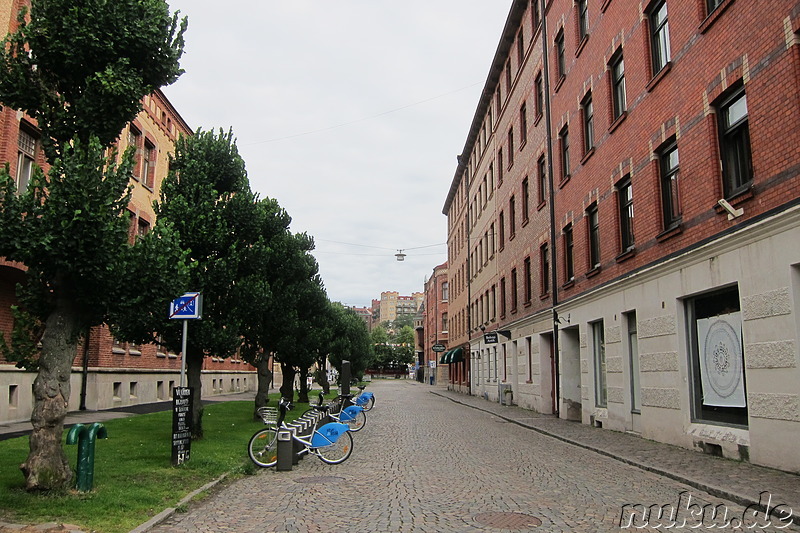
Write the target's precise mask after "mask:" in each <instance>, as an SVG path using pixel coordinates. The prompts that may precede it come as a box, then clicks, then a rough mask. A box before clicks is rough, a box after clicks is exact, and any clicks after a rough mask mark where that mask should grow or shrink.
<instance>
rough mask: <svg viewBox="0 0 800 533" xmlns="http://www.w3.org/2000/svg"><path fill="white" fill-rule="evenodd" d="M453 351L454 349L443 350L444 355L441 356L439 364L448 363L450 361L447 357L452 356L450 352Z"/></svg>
mask: <svg viewBox="0 0 800 533" xmlns="http://www.w3.org/2000/svg"><path fill="white" fill-rule="evenodd" d="M451 351H452V350H448V351H446V352H442V356H441V357H440V358H439V364H440V365H446V364H447V363H448V362H449V361H448V360H447V359H448V357H449V356H450V352H451Z"/></svg>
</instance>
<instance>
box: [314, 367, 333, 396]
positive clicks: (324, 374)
mask: <svg viewBox="0 0 800 533" xmlns="http://www.w3.org/2000/svg"><path fill="white" fill-rule="evenodd" d="M314 379H316V380H317V383H319V384H320V386H321V387H322V393H323V394H325V395H326V396H327V395H328V394H330V393H331V384H330V383H328V371H327V369H326V368H325V359H323V360H322V361H320V362H319V368H317V370H316V371H314Z"/></svg>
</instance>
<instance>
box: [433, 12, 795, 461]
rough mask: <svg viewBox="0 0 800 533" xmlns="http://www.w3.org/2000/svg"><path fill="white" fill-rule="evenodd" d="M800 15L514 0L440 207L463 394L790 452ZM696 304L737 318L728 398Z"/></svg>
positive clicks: (680, 438)
mask: <svg viewBox="0 0 800 533" xmlns="http://www.w3.org/2000/svg"><path fill="white" fill-rule="evenodd" d="M538 14H542V15H541V16H538ZM799 18H800V4H798V3H797V1H796V0H771V1H769V2H767V3H763V2H762V3H752V2H743V1H742V0H722V1H721V2H716V1H712V0H708V1H707V0H663V1H662V0H651V1H647V2H645V1H641V2H636V1H632V0H604V1H599V0H598V1H591V0H589V1H582V0H577V1H575V0H544V1H541V2H539V1H535V0H534V1H533V2H531V1H524V0H520V1H515V2H514V3H513V4H512V7H511V11H510V13H509V16H508V19H507V23H506V26H505V29H504V31H503V35H502V36H501V39H500V44H499V46H498V49H497V53H496V55H495V59H494V61H493V63H492V65H491V66H490V70H489V76H488V78H487V82H486V86H485V88H484V92H483V94H482V97H481V100H480V102H479V104H478V108H477V110H476V113H475V116H474V119H473V123H472V127H471V129H470V131H469V133H468V135H467V142H466V144H465V147H464V152H463V153H462V155H461V157H460V160H459V165H458V168H457V170H456V174H455V176H454V178H453V182H452V186H451V189H450V193H449V195H448V197H447V199H446V202H445V206H444V213H445V214H446V215H447V216H448V244H449V264H450V281H451V286H454V287H455V291H454V293H455V297H454V298H453V300H452V301H451V303H450V307H451V311H450V312H451V314H452V315H454V316H458V317H463V318H464V319H463V320H462V321H460V322H459V326H460V328H459V329H456V331H454V333H453V337H454V339H453V340H454V341H456V342H465V343H469V344H470V346H471V354H470V360H471V366H472V369H471V375H470V380H471V383H472V390H473V393H474V394H480V395H485V396H486V397H488V398H491V399H495V400H500V399H501V398H500V396H501V395H502V394H503V391H505V390H508V389H511V390H512V391H513V399H514V402H515V403H519V404H520V405H524V406H527V407H531V408H534V409H537V410H539V411H541V412H546V413H549V412H558V414H559V416H561V417H562V418H570V419H575V420H580V421H582V422H584V423H587V424H594V425H596V426H602V427H610V428H612V429H616V430H620V431H633V432H637V433H640V434H642V435H643V436H645V437H648V438H653V439H656V440H662V441H666V442H671V443H674V444H678V445H682V446H686V447H696V448H698V449H703V450H717V449H718V450H720V451H721V453H723V454H724V455H726V456H729V457H734V458H745V459H747V458H749V460H751V461H753V462H757V463H760V464H766V465H769V466H776V467H779V468H783V469H788V470H795V471H797V470H800V454H798V453H797V451H796V450H790V449H789V448H788V447H787V445H786V443H785V442H784V440H782V439H781V438H780V437H778V435H781V434H786V435H788V434H791V433H796V432H797V431H799V430H800V426H798V420H800V413H798V412H797V405H798V403H797V402H798V396H797V392H796V390H794V389H793V388H792V386H791V382H792V380H796V379H797V378H798V377H800V376H798V370H797V369H798V367H800V361H798V352H797V346H798V345H800V342H798V338H800V333H799V332H798V329H800V326H798V324H800V322H798V320H797V318H796V311H793V310H792V309H790V308H789V307H785V306H779V305H778V303H780V302H785V303H786V304H789V303H790V302H794V305H795V309H796V306H797V305H798V304H800V249H798V247H797V246H796V242H797V241H798V238H800V214H799V212H800V178H798V171H799V170H800V157H799V156H798V154H799V153H800V152H798V151H797V149H796V146H797V145H798V141H800V138H799V137H800V130H798V129H797V128H796V127H795V125H796V124H797V120H798V117H800V90H798V89H800V87H798V82H799V81H800V76H798V74H799V73H800V35H798V28H799V26H798V19H799ZM540 104H541V117H540V116H539V114H540V113H539V111H540ZM501 173H502V174H501ZM545 174H546V175H545ZM487 177H488V183H489V188H488V191H487V190H486V189H484V188H483V187H484V183H486V181H487V179H486V178H487ZM492 177H493V178H494V179H492ZM526 192H527V194H526ZM492 236H493V238H492ZM487 239H488V241H489V246H488V247H487V246H486V244H485V242H486V241H487ZM493 294H496V295H497V297H496V299H495V298H494V297H493V296H492V295H493ZM769 295H772V296H769ZM771 298H775V300H771V301H772V303H773V304H774V307H770V308H769V309H768V310H767V309H764V308H763V305H762V304H763V302H765V301H767V300H770V299H771ZM758 302H761V303H758ZM778 307H779V308H780V309H778ZM756 317H758V318H756ZM712 319H713V320H718V321H719V320H730V321H731V323H732V324H739V323H740V324H741V326H740V329H741V331H736V328H735V327H733V328H732V331H734V334H732V336H733V337H734V338H735V339H734V340H735V341H736V342H738V343H739V344H740V345H741V346H740V350H739V351H738V352H737V356H735V357H734V358H733V359H730V360H728V359H726V364H727V363H728V362H732V364H734V365H735V366H736V365H738V366H737V368H740V370H736V371H734V373H733V374H725V375H726V376H729V377H730V376H731V375H732V376H733V378H736V379H735V380H734V383H736V387H737V388H736V390H737V391H738V392H737V395H739V396H740V398H739V397H738V396H737V398H738V399H736V400H733V399H731V398H729V397H727V396H726V397H725V398H718V399H710V396H712V395H711V394H710V392H711V391H710V390H709V382H707V381H704V380H706V378H707V377H708V376H709V375H710V374H708V373H707V372H708V371H707V370H705V368H706V367H704V366H703V364H704V363H703V362H702V361H701V359H702V354H703V353H704V352H703V350H704V348H703V346H701V344H702V343H701V342H700V341H699V340H698V339H699V338H700V336H701V334H702V333H703V332H704V331H705V330H703V329H702V328H704V327H705V326H704V325H703V324H704V323H705V321H707V320H712ZM482 329H485V330H486V331H493V330H497V331H499V332H502V333H505V334H504V335H503V334H501V335H499V342H498V343H497V344H486V342H485V341H484V338H483V335H482V334H481V333H482V331H481V330H482ZM726 368H727V367H726ZM724 372H727V370H724V371H723V374H724Z"/></svg>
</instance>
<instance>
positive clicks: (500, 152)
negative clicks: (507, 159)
mask: <svg viewBox="0 0 800 533" xmlns="http://www.w3.org/2000/svg"><path fill="white" fill-rule="evenodd" d="M502 184H503V149H502V148H500V149H499V150H497V186H498V187H499V186H500V185H502Z"/></svg>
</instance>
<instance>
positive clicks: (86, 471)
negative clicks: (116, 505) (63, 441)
mask: <svg viewBox="0 0 800 533" xmlns="http://www.w3.org/2000/svg"><path fill="white" fill-rule="evenodd" d="M98 438H100V439H107V438H108V432H107V431H106V427H105V426H104V425H103V424H100V423H99V422H95V423H94V424H92V425H91V426H89V427H88V428H87V427H86V426H84V425H83V424H75V425H74V426H72V427H71V428H69V433H67V444H75V443H76V442H77V444H78V476H77V477H78V483H77V488H78V490H79V491H80V492H89V491H90V490H92V485H93V484H94V443H95V441H96V440H97V439H98Z"/></svg>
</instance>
